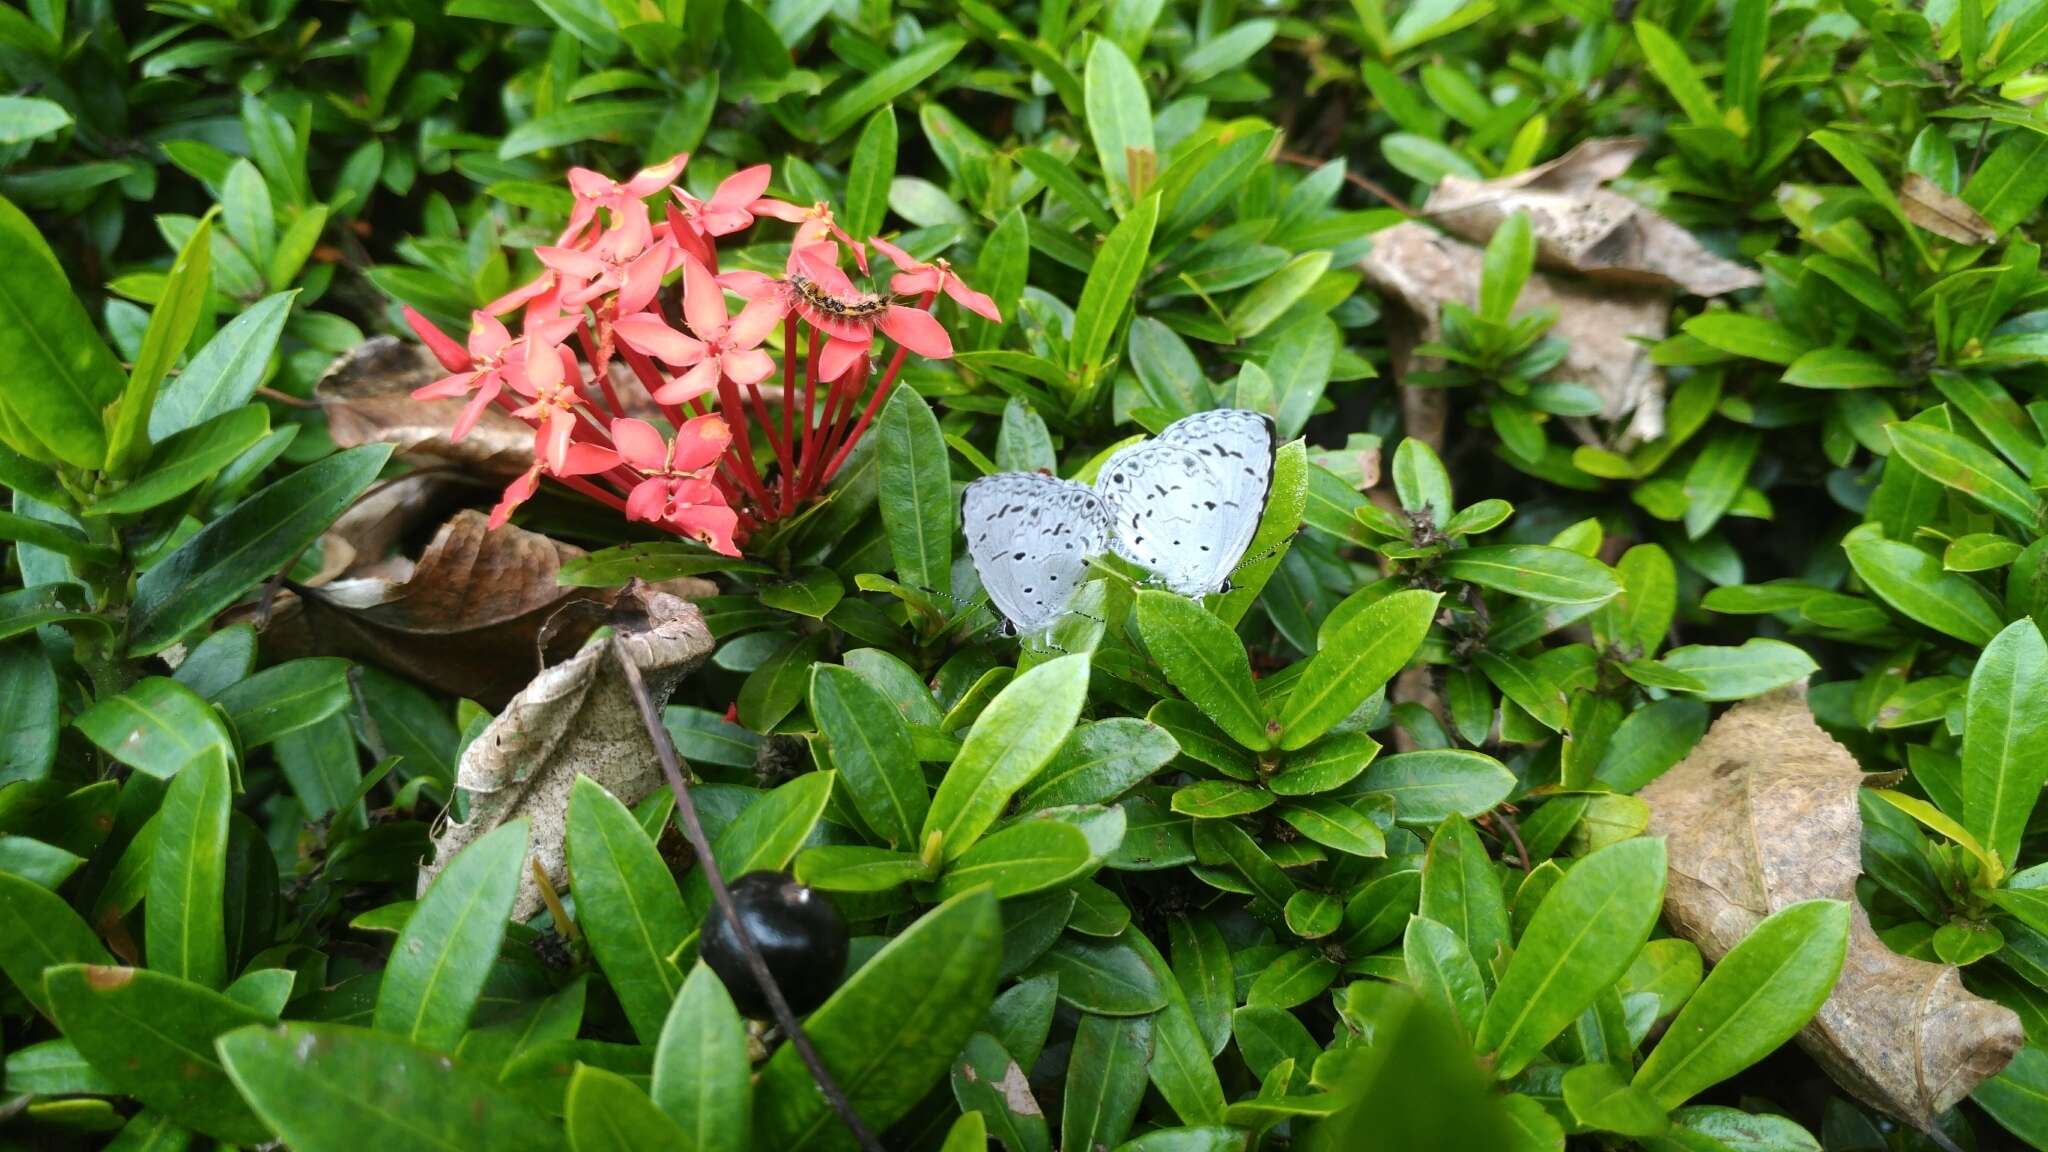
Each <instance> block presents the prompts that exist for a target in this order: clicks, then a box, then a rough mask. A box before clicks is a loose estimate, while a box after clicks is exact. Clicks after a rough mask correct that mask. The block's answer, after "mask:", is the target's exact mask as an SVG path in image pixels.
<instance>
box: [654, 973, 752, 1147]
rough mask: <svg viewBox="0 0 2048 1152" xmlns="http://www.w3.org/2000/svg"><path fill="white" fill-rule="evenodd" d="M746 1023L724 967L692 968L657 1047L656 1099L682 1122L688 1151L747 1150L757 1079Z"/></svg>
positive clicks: (681, 1142)
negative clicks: (721, 971)
mask: <svg viewBox="0 0 2048 1152" xmlns="http://www.w3.org/2000/svg"><path fill="white" fill-rule="evenodd" d="M751 1072H752V1068H751V1066H750V1065H749V1064H748V1062H747V1031H746V1023H745V1022H744V1021H742V1020H741V1019H740V1014H739V1011H738V1010H737V1009H735V1008H734V1007H733V1004H732V997H731V996H730V995H728V994H727V993H726V990H725V985H724V984H722V983H720V982H719V979H718V977H717V975H716V974H714V973H713V972H712V971H711V969H709V968H706V967H704V966H703V965H702V964H699V965H697V966H696V967H695V968H693V969H691V970H690V975H689V977H688V978H687V979H685V980H684V981H683V987H682V992H681V993H680V994H679V995H677V997H676V1000H675V1003H674V1005H672V1006H671V1007H670V1009H669V1013H668V1019H667V1021H666V1022H664V1023H663V1025H662V1028H661V1038H660V1041H659V1042H658V1043H657V1044H656V1046H655V1049H654V1080H653V1084H652V1086H651V1089H650V1094H651V1095H652V1096H653V1097H654V1103H655V1104H656V1105H658V1106H659V1107H660V1108H661V1110H662V1111H663V1112H665V1113H667V1114H668V1117H669V1119H671V1120H673V1121H674V1122H675V1124H676V1126H677V1127H678V1128H679V1129H680V1139H679V1140H678V1142H677V1146H678V1148H680V1149H682V1152H747V1148H748V1147H749V1137H750V1135H751V1132H752V1126H753V1122H754V1085H753V1081H752V1079H751Z"/></svg>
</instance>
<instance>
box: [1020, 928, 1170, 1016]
mask: <svg viewBox="0 0 2048 1152" xmlns="http://www.w3.org/2000/svg"><path fill="white" fill-rule="evenodd" d="M1136 931H1137V930H1136V929H1135V928H1127V929H1125V930H1124V932H1123V934H1122V935H1121V936H1119V937H1116V938H1114V939H1109V940H1096V939H1090V938H1088V937H1084V936H1074V935H1067V936H1062V937H1061V938H1060V939H1059V941H1058V942H1056V943H1055V944H1054V945H1053V946H1052V948H1051V949H1049V950H1048V951H1047V952H1046V954H1045V955H1043V956H1041V957H1039V958H1038V960H1037V962H1036V963H1034V964H1033V965H1032V966H1031V967H1030V968H1028V969H1026V970H1025V971H1026V973H1027V974H1028V975H1032V976H1041V975H1050V976H1055V977H1057V978H1058V979H1059V993H1060V999H1061V1000H1063V1001H1065V1002H1066V1003H1068V1004H1071V1005H1073V1006H1074V1007H1076V1008H1078V1009H1080V1010H1081V1011H1083V1012H1094V1013H1097V1014H1098V1015H1103V1016H1144V1015H1147V1014H1149V1013H1152V1012H1157V1011H1159V1010H1160V1009H1161V1008H1163V1007H1165V1006H1166V993H1165V992H1164V991H1163V990H1162V989H1163V984H1162V982H1161V978H1160V976H1159V975H1158V974H1157V973H1155V972H1154V971H1153V970H1152V968H1151V966H1149V965H1148V964H1147V963H1146V962H1145V958H1144V957H1143V956H1142V955H1140V954H1139V952H1138V951H1137V950H1136V948H1135V947H1134V946H1133V944H1132V943H1131V942H1130V941H1129V937H1130V936H1131V935H1132V934H1133V933H1134V932H1136Z"/></svg>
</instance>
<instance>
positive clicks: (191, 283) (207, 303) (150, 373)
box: [106, 168, 254, 477]
mask: <svg viewBox="0 0 2048 1152" xmlns="http://www.w3.org/2000/svg"><path fill="white" fill-rule="evenodd" d="M249 170H250V171H251V172H253V171H254V169H253V168H252V169H249ZM212 245H213V216H212V214H211V213H208V214H207V216H206V217H204V218H203V219H201V220H200V221H199V227H197V228H195V229H193V230H192V235H191V237H190V238H188V239H187V240H186V241H185V247H184V248H183V249H182V250H181V251H179V253H178V258H177V260H176V261H174V262H173V263H172V264H171V271H170V278H169V279H168V280H167V281H166V282H165V284H164V291H163V295H162V296H161V297H160V298H159V299H158V300H157V305H156V310H155V311H154V312H151V313H150V316H149V328H148V329H147V330H146V331H144V332H143V334H142V351H141V352H139V353H137V354H136V357H135V366H134V367H133V368H131V369H130V370H129V372H128V384H127V387H126V388H125V389H123V390H122V393H121V399H120V401H119V407H117V408H115V409H114V413H113V427H112V428H110V429H109V430H108V433H107V440H108V443H107V464H106V470H107V471H108V472H109V473H111V474H112V475H114V476H117V477H125V476H128V475H129V474H130V473H132V472H133V471H134V470H135V468H136V467H138V466H139V465H140V464H141V462H142V461H143V460H144V459H146V458H147V457H148V454H149V440H150V437H149V414H150V411H151V409H152V408H154V407H155V405H156V396H157V389H158V387H159V386H161V385H162V384H163V381H164V376H165V375H166V374H167V373H169V372H170V370H171V368H172V367H173V366H174V365H176V364H177V362H178V360H179V358H180V357H182V356H184V354H185V346H186V345H187V344H190V343H191V342H192V333H193V331H194V330H196V329H197V328H198V327H199V318H200V316H201V314H202V313H204V314H206V315H209V316H210V315H211V313H212V307H211V291H212V287H213V266H212Z"/></svg>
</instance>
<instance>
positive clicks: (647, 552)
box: [555, 540, 775, 588]
mask: <svg viewBox="0 0 2048 1152" xmlns="http://www.w3.org/2000/svg"><path fill="white" fill-rule="evenodd" d="M774 571H775V570H774V569H773V568H770V567H768V566H767V565H765V564H758V563H755V562H754V561H752V560H736V559H734V558H732V557H730V556H720V555H719V554H718V553H716V552H713V551H711V550H710V549H708V548H706V547H704V546H703V545H702V544H696V543H686V542H684V541H681V540H667V541H656V542H653V543H649V544H621V545H619V546H618V547H615V548H601V549H599V550H598V551H596V552H592V553H590V554H589V555H586V556H578V557H576V558H574V559H572V560H568V561H565V562H564V563H563V564H562V567H561V570H560V571H559V572H558V573H557V574H556V576H555V580H556V582H557V583H559V584H560V585H562V586H563V587H564V588H610V587H613V586H615V585H619V584H624V583H626V582H627V581H629V580H636V579H638V580H645V581H648V582H649V583H660V582H661V581H663V580H672V579H674V578H676V577H678V576H702V575H704V574H705V573H707V572H729V573H732V574H734V575H768V574H771V573H773V572H774Z"/></svg>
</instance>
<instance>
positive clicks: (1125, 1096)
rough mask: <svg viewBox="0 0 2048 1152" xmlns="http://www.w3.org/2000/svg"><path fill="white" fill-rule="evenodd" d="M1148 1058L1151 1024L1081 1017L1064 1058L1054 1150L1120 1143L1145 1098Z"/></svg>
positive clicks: (1139, 1020) (1133, 1019) (1142, 1019)
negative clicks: (1062, 1096) (1064, 1078)
mask: <svg viewBox="0 0 2048 1152" xmlns="http://www.w3.org/2000/svg"><path fill="white" fill-rule="evenodd" d="M1151 1058H1152V1022H1151V1021H1150V1020H1149V1019H1147V1018H1146V1017H1143V1016H1091V1015H1084V1016H1082V1017H1081V1024H1080V1026H1079V1027H1078V1028H1076V1029H1075V1030H1074V1047H1073V1049H1072V1052H1071V1054H1070V1055H1069V1056H1068V1057H1067V1087H1066V1097H1065V1101H1064V1105H1063V1107H1062V1108H1061V1109H1060V1147H1062V1148H1113V1147H1115V1146H1116V1145H1118V1144H1120V1143H1122V1141H1123V1138H1124V1136H1125V1134H1126V1133H1128V1132H1130V1130H1131V1123H1132V1121H1133V1120H1135V1119H1136V1118H1137V1115H1138V1105H1139V1103H1140V1102H1142V1101H1143V1099H1144V1097H1145V1083H1146V1071H1145V1068H1146V1064H1147V1063H1148V1062H1149V1061H1150V1060H1151Z"/></svg>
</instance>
